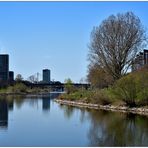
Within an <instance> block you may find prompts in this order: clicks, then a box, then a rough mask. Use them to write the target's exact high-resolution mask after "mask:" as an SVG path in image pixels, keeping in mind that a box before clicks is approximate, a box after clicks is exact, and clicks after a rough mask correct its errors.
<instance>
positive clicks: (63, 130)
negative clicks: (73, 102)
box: [0, 94, 148, 147]
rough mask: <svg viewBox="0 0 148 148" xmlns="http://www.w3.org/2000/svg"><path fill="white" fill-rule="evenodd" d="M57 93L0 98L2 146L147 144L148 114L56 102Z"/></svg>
mask: <svg viewBox="0 0 148 148" xmlns="http://www.w3.org/2000/svg"><path fill="white" fill-rule="evenodd" d="M57 95H58V94H48V95H39V96H29V95H28V96H9V97H7V98H6V97H2V96H1V97H0V146H35V147H36V146H65V147H66V146H148V117H145V116H139V115H134V114H126V113H115V112H108V111H102V110H93V109H82V108H76V107H70V106H66V105H60V104H57V103H56V102H54V98H56V97H57Z"/></svg>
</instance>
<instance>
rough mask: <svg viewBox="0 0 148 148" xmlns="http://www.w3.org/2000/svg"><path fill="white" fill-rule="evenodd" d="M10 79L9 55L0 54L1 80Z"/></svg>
mask: <svg viewBox="0 0 148 148" xmlns="http://www.w3.org/2000/svg"><path fill="white" fill-rule="evenodd" d="M8 79H9V55H8V54H0V81H7V80H8Z"/></svg>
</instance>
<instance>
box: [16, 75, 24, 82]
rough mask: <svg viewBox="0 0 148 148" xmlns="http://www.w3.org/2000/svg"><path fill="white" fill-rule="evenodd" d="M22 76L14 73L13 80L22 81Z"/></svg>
mask: <svg viewBox="0 0 148 148" xmlns="http://www.w3.org/2000/svg"><path fill="white" fill-rule="evenodd" d="M23 79H24V78H23V77H22V75H21V74H17V75H16V78H15V81H17V82H21V81H23Z"/></svg>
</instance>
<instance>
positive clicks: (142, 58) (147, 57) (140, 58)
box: [132, 49, 148, 71]
mask: <svg viewBox="0 0 148 148" xmlns="http://www.w3.org/2000/svg"><path fill="white" fill-rule="evenodd" d="M147 64H148V50H146V49H144V50H143V52H140V53H139V54H138V55H137V56H136V58H135V59H134V61H133V63H132V71H136V70H138V69H140V68H142V67H143V66H145V65H147Z"/></svg>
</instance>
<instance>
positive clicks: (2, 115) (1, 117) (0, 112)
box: [0, 99, 8, 128]
mask: <svg viewBox="0 0 148 148" xmlns="http://www.w3.org/2000/svg"><path fill="white" fill-rule="evenodd" d="M7 127H8V105H7V101H6V100H4V99H2V100H0V128H7Z"/></svg>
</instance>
